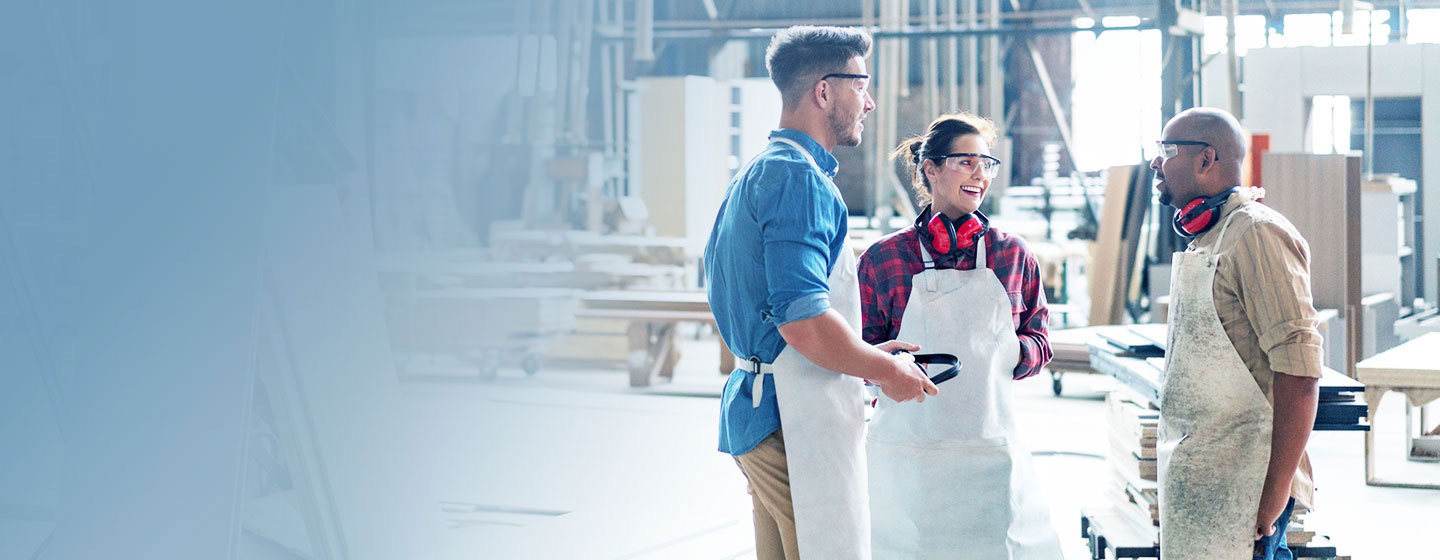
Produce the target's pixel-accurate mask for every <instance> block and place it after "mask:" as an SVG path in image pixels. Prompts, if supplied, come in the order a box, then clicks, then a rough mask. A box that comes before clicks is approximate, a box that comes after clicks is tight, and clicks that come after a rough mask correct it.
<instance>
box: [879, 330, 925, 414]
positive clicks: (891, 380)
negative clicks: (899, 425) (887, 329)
mask: <svg viewBox="0 0 1440 560" xmlns="http://www.w3.org/2000/svg"><path fill="white" fill-rule="evenodd" d="M875 347H876V348H878V349H880V350H883V351H885V353H886V354H887V359H886V361H885V368H884V369H885V371H883V372H881V373H879V374H876V376H875V377H874V378H873V381H874V382H875V384H876V385H879V386H880V390H881V391H884V392H885V396H887V397H890V398H891V399H893V400H895V402H905V401H908V400H912V399H913V400H914V401H915V402H925V395H936V394H939V393H940V390H939V389H937V388H935V384H934V383H931V382H930V378H929V377H926V376H925V370H922V369H920V367H919V366H916V365H915V357H914V356H912V355H910V354H908V352H914V351H916V350H919V349H920V346H919V345H916V344H910V343H908V342H900V341H898V340H891V341H888V342H882V343H880V344H878V345H876V346H875ZM896 350H904V352H901V353H899V354H894V355H889V354H890V353H891V352H894V351H896Z"/></svg>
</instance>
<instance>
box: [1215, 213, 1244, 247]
mask: <svg viewBox="0 0 1440 560" xmlns="http://www.w3.org/2000/svg"><path fill="white" fill-rule="evenodd" d="M1246 204H1249V201H1246V202H1241V203H1240V204H1239V206H1236V207H1235V209H1234V210H1231V211H1230V213H1229V214H1226V215H1225V223H1223V224H1220V236H1219V237H1216V238H1215V251H1216V252H1219V251H1220V242H1221V241H1224V240H1225V230H1227V229H1230V220H1233V219H1235V214H1236V212H1235V210H1239V209H1240V207H1241V206H1245V205H1246Z"/></svg>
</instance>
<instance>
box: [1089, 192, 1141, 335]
mask: <svg viewBox="0 0 1440 560" xmlns="http://www.w3.org/2000/svg"><path fill="white" fill-rule="evenodd" d="M1134 174H1135V168H1134V167H1133V166H1128V165H1127V166H1117V167H1111V168H1110V169H1109V171H1108V172H1107V175H1106V182H1105V199H1104V201H1102V202H1101V206H1100V229H1099V231H1098V232H1097V233H1096V235H1095V246H1094V252H1093V253H1092V255H1093V256H1092V257H1091V259H1090V268H1089V272H1090V278H1089V281H1090V324H1091V325H1114V324H1118V323H1119V322H1120V319H1121V317H1122V311H1123V309H1124V305H1123V301H1122V300H1123V299H1124V294H1125V291H1124V287H1123V286H1122V284H1123V282H1122V281H1121V278H1122V271H1128V270H1129V268H1128V267H1126V266H1125V263H1124V262H1123V260H1122V258H1121V251H1122V250H1123V241H1124V240H1123V239H1122V238H1121V236H1122V234H1123V232H1124V229H1125V214H1126V209H1127V207H1128V206H1129V201H1130V183H1131V179H1132V178H1133V176H1134Z"/></svg>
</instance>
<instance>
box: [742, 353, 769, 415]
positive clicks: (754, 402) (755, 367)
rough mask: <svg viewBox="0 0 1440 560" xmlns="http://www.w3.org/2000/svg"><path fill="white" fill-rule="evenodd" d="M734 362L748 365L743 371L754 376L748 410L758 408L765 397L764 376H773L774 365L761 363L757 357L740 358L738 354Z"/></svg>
mask: <svg viewBox="0 0 1440 560" xmlns="http://www.w3.org/2000/svg"><path fill="white" fill-rule="evenodd" d="M735 362H736V363H740V362H749V363H750V367H748V368H746V369H745V371H748V372H750V373H753V374H755V388H754V389H753V390H751V397H752V398H751V402H750V408H760V400H761V399H763V398H764V397H765V376H767V375H774V374H775V365H774V364H767V363H763V362H761V361H760V358H759V357H758V356H751V357H749V358H742V357H740V356H739V355H738V354H737V355H736V356H735Z"/></svg>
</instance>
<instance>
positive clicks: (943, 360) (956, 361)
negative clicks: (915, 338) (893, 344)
mask: <svg viewBox="0 0 1440 560" xmlns="http://www.w3.org/2000/svg"><path fill="white" fill-rule="evenodd" d="M901 352H904V350H896V351H894V352H891V354H899V353H901ZM914 357H915V365H917V366H919V367H920V371H923V372H925V375H930V368H929V367H927V366H934V365H939V366H944V367H945V369H944V370H942V371H941V372H940V373H937V374H935V375H931V376H930V382H931V383H934V384H936V385H939V384H941V383H944V382H946V381H949V380H951V379H954V378H955V376H957V375H960V365H961V364H960V358H957V357H955V355H954V354H915V355H914Z"/></svg>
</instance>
